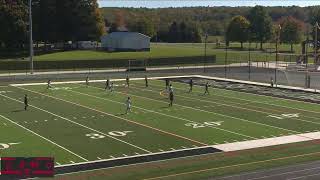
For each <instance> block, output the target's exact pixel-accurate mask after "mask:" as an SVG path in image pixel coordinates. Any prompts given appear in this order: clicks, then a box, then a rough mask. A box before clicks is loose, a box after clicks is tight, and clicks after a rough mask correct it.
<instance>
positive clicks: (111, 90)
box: [109, 82, 113, 92]
mask: <svg viewBox="0 0 320 180" xmlns="http://www.w3.org/2000/svg"><path fill="white" fill-rule="evenodd" d="M109 89H110V92H113V82H111V83H110V86H109Z"/></svg>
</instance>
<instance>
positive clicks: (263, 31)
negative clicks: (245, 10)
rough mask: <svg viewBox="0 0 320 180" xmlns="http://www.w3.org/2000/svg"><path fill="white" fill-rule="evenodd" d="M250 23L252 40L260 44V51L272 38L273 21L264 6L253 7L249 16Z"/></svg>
mask: <svg viewBox="0 0 320 180" xmlns="http://www.w3.org/2000/svg"><path fill="white" fill-rule="evenodd" d="M248 20H249V21H250V24H251V25H250V39H252V40H255V41H257V42H260V49H261V50H262V45H263V43H264V42H266V41H267V40H269V39H270V38H271V36H272V19H271V17H270V16H269V15H268V13H267V11H266V10H265V9H264V7H262V6H255V7H253V8H252V9H251V10H250V12H249V15H248Z"/></svg>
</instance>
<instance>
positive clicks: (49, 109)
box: [0, 79, 320, 166]
mask: <svg viewBox="0 0 320 180" xmlns="http://www.w3.org/2000/svg"><path fill="white" fill-rule="evenodd" d="M111 81H112V80H111ZM196 81H197V82H198V83H200V84H201V83H205V82H206V81H207V80H204V79H197V80H196ZM114 84H115V86H114V92H110V91H109V90H105V81H102V80H101V81H96V82H90V84H89V86H87V85H86V84H85V83H84V82H81V83H56V84H55V83H53V88H51V89H47V85H46V83H39V84H23V85H15V86H2V87H0V99H1V102H2V103H1V105H0V109H1V110H0V137H1V138H0V152H1V156H2V157H5V156H16V157H19V156H21V157H30V156H52V157H55V163H56V166H60V165H67V164H75V163H80V162H91V161H97V160H108V159H110V160H111V159H116V158H125V157H131V156H138V155H146V154H154V153H162V152H169V151H176V150H182V149H191V148H197V147H206V146H214V147H224V146H223V145H226V144H229V145H230V144H232V143H236V142H246V141H251V140H260V139H267V138H275V137H283V136H290V135H297V134H304V133H311V132H318V131H320V118H319V113H320V112H318V110H319V105H317V104H313V103H306V102H301V101H295V100H288V99H282V98H276V97H268V96H261V95H256V94H250V93H244V92H238V91H231V90H226V89H221V88H215V87H210V89H209V91H210V94H209V95H204V94H203V93H204V87H202V86H197V85H195V86H194V87H193V91H192V92H191V93H189V92H188V91H189V85H188V84H186V83H182V82H178V81H172V84H173V88H174V94H175V100H174V104H173V107H169V106H168V104H169V101H168V97H167V93H166V91H165V82H164V80H149V87H145V82H144V80H131V81H130V87H129V88H128V87H126V86H125V81H123V80H117V81H114ZM25 94H28V97H29V108H28V110H27V111H24V110H23V108H24V105H23V97H24V95H25ZM128 96H130V97H131V99H132V112H130V113H128V114H125V112H126V105H125V102H126V99H127V97H128ZM310 140H312V138H310ZM228 148H230V147H228ZM222 150H224V149H222Z"/></svg>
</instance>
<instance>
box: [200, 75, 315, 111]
mask: <svg viewBox="0 0 320 180" xmlns="http://www.w3.org/2000/svg"><path fill="white" fill-rule="evenodd" d="M195 77H199V78H206V79H213V80H219V79H221V78H217V77H210V76H201V75H195ZM222 79H224V78H222ZM223 81H229V82H235V81H237V80H233V79H227V80H223ZM248 82H250V81H248ZM248 82H247V81H243V82H242V83H243V84H253V85H258V84H259V83H255V82H250V83H248ZM195 86H198V85H195ZM269 87H270V86H269ZM214 89H219V88H214ZM224 90H226V91H231V92H235V91H233V90H229V89H224ZM300 91H303V89H302V90H300ZM238 92H239V93H243V94H250V95H253V94H252V93H249V92H242V91H238ZM254 95H257V96H263V97H271V98H274V99H284V100H288V101H294V102H300V103H305V104H312V105H319V104H317V103H312V102H306V101H301V100H295V99H288V98H281V97H272V96H267V95H263V94H254ZM231 98H234V99H240V100H245V101H248V102H256V103H263V104H268V105H273V106H279V107H285V108H289V109H296V110H301V111H306V112H313V113H320V112H317V111H311V110H304V109H300V108H294V107H287V106H282V105H278V104H272V103H267V102H260V101H252V100H246V99H241V98H235V97H231Z"/></svg>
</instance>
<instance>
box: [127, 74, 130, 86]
mask: <svg viewBox="0 0 320 180" xmlns="http://www.w3.org/2000/svg"><path fill="white" fill-rule="evenodd" d="M126 82H127V86H128V87H129V85H130V84H129V83H130V82H129V76H128V75H127V77H126Z"/></svg>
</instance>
